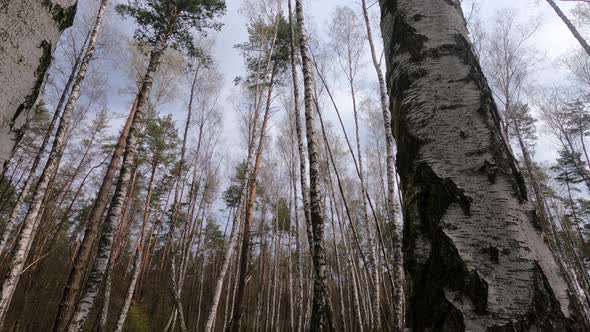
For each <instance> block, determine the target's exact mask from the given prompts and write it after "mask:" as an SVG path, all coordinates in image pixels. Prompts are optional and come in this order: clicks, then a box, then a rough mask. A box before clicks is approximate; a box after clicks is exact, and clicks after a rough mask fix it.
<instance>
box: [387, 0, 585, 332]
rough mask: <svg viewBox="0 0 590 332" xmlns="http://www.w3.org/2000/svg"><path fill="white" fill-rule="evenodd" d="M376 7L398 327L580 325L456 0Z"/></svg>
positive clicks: (457, 328) (540, 327)
mask: <svg viewBox="0 0 590 332" xmlns="http://www.w3.org/2000/svg"><path fill="white" fill-rule="evenodd" d="M380 4H381V13H382V14H381V15H382V22H381V29H382V33H383V36H384V40H385V59H386V61H387V79H388V84H389V94H390V97H391V100H390V108H391V111H392V113H393V115H394V117H395V119H396V121H395V128H394V133H395V135H396V139H397V141H398V165H399V173H400V176H401V179H402V190H403V194H404V210H405V213H404V215H405V217H406V224H405V226H404V235H405V240H404V249H405V250H404V251H405V253H406V257H405V265H406V270H407V271H408V281H409V282H408V285H409V286H410V288H409V293H408V315H407V322H408V327H409V328H411V329H412V330H414V331H424V330H436V331H462V330H477V331H484V330H498V329H502V330H505V329H510V330H513V331H529V330H535V329H536V330H546V331H556V330H568V329H576V328H579V325H576V324H579V323H578V322H576V320H577V318H576V317H577V313H576V312H570V310H569V302H570V299H569V298H568V289H567V284H566V282H565V280H564V279H563V277H562V275H561V274H560V271H559V268H558V266H557V264H556V263H555V261H554V259H553V255H552V253H551V251H550V249H549V246H548V245H547V244H546V243H545V242H544V241H543V239H542V237H541V234H540V233H539V232H538V231H537V230H536V229H535V228H534V227H533V217H532V215H533V214H532V208H531V206H530V203H529V202H528V201H527V196H526V195H527V194H526V188H525V186H524V181H523V179H522V176H521V175H520V174H519V171H518V168H517V166H516V162H515V160H514V157H513V156H512V154H511V152H510V149H509V148H508V145H507V143H506V141H505V140H504V138H503V135H502V131H501V128H500V116H499V114H498V111H497V108H496V106H495V103H494V102H493V98H492V94H491V91H490V89H489V87H488V85H487V83H486V81H485V78H484V77H483V74H482V72H481V68H480V66H479V64H478V61H477V58H476V56H475V55H474V54H473V51H472V46H471V45H470V42H469V40H468V33H467V29H466V26H465V20H464V18H463V16H462V12H461V7H460V5H459V3H458V2H457V1H446V0H429V1H426V0H412V1H410V0H398V1H392V0H381V1H380ZM402 8H403V10H402ZM434 276H436V277H434Z"/></svg>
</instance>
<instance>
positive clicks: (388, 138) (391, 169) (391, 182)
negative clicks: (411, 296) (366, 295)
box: [361, 0, 404, 331]
mask: <svg viewBox="0 0 590 332" xmlns="http://www.w3.org/2000/svg"><path fill="white" fill-rule="evenodd" d="M361 2H362V9H363V18H364V20H365V26H366V28H367V40H368V42H369V48H370V50H371V60H372V62H373V66H374V67H375V72H376V74H377V79H378V81H379V95H380V101H381V111H382V112H383V126H384V129H385V149H386V152H387V154H386V156H387V157H386V170H387V172H386V173H387V208H388V213H389V225H390V227H391V233H392V237H393V238H392V241H393V246H394V247H393V283H394V287H395V289H394V290H393V292H394V294H393V311H394V313H393V327H394V331H403V329H404V308H403V297H404V288H403V278H404V277H403V266H402V260H403V255H402V237H401V233H400V231H399V227H398V224H397V220H396V213H397V209H396V204H395V188H396V184H395V180H396V178H397V175H396V174H395V159H394V156H393V146H394V144H395V143H394V141H393V130H392V127H391V113H390V112H389V108H388V107H387V104H388V102H389V98H388V95H387V86H386V85H385V78H384V77H383V72H382V71H381V64H380V63H379V60H378V58H377V51H376V50H375V44H374V42H373V32H372V29H371V22H370V20H369V13H368V9H367V4H366V0H361Z"/></svg>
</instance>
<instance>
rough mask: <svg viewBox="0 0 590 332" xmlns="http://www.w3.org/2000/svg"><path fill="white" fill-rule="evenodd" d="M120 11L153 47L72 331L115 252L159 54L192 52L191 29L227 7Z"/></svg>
mask: <svg viewBox="0 0 590 332" xmlns="http://www.w3.org/2000/svg"><path fill="white" fill-rule="evenodd" d="M117 10H118V12H119V13H121V14H122V15H126V16H127V15H128V16H131V17H133V18H134V19H135V20H136V21H137V22H138V24H139V27H138V29H137V30H136V37H137V38H138V39H139V40H140V41H142V42H146V43H149V44H150V45H151V46H152V47H153V49H152V50H151V53H150V59H149V65H148V67H147V70H146V73H145V75H144V77H143V79H142V83H141V85H140V86H141V88H140V91H139V94H138V97H137V109H136V113H135V116H134V118H133V120H132V124H131V128H130V132H129V136H128V137H127V142H126V146H125V153H124V155H123V164H122V166H121V171H120V174H119V179H118V183H117V187H116V189H115V193H114V195H113V199H112V202H111V206H110V208H109V212H108V213H107V217H106V220H105V222H104V224H103V226H102V231H101V232H102V233H101V238H100V241H99V245H98V254H97V258H96V259H95V261H94V263H93V265H92V269H91V271H90V275H89V279H88V281H87V282H86V286H85V287H84V291H83V294H82V297H81V299H80V300H79V303H78V305H77V306H76V310H75V313H74V315H73V317H72V320H71V321H70V322H69V324H68V330H69V331H80V330H82V328H83V326H84V323H85V322H86V320H87V319H88V315H89V313H90V310H91V308H92V306H93V304H94V300H95V298H96V296H97V293H98V289H99V286H100V284H101V282H102V279H103V276H104V273H105V271H106V268H107V265H108V261H109V259H110V257H111V251H112V246H113V236H114V231H115V230H116V229H117V224H116V223H117V221H118V219H119V218H120V216H121V212H122V208H123V205H124V201H125V197H126V196H127V192H128V190H129V180H130V177H131V173H132V168H133V165H134V164H135V159H136V157H137V156H136V155H137V148H138V146H137V139H138V137H137V136H138V131H139V129H140V125H141V123H142V121H143V117H144V112H145V110H146V107H147V104H148V102H149V96H150V91H151V88H152V84H153V80H154V77H153V75H154V74H155V73H156V71H157V69H158V66H159V65H160V58H161V57H162V54H163V53H164V51H165V50H166V49H167V48H168V47H169V46H173V47H178V48H183V49H185V50H187V51H188V52H190V53H194V52H196V51H197V50H196V48H195V45H194V43H193V39H192V34H191V29H197V30H198V31H201V32H203V31H204V30H205V29H209V28H214V29H219V28H220V27H221V26H220V23H218V22H216V21H215V18H216V17H217V16H219V15H220V14H222V13H223V12H224V10H225V2H224V1H222V0H214V1H210V2H207V3H201V1H182V2H169V1H162V0H134V1H133V2H131V3H130V4H128V5H118V6H117Z"/></svg>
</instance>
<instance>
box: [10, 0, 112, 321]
mask: <svg viewBox="0 0 590 332" xmlns="http://www.w3.org/2000/svg"><path fill="white" fill-rule="evenodd" d="M107 3H108V0H102V1H101V3H100V6H99V8H98V11H97V14H96V20H95V23H94V26H93V28H92V32H91V33H90V37H89V42H88V48H87V49H86V52H85V54H84V57H83V58H82V61H81V63H80V68H79V70H78V73H77V75H76V79H75V80H74V82H73V84H72V92H71V94H70V97H69V99H68V101H67V103H66V104H65V108H64V110H63V113H62V115H61V118H60V120H59V125H58V127H57V132H56V134H55V139H54V142H53V146H52V148H51V152H50V154H49V157H48V160H47V163H46V164H45V167H44V169H43V173H42V174H41V177H40V178H39V181H38V182H37V184H36V186H35V190H34V193H33V195H32V196H31V201H32V204H31V206H30V207H29V210H28V211H27V214H26V216H25V218H24V220H23V226H22V228H21V231H20V233H19V234H18V239H17V245H16V247H15V248H14V251H13V254H12V259H11V262H10V269H9V272H8V273H7V275H6V277H5V279H4V282H3V284H2V293H1V297H0V329H1V328H2V325H3V324H4V321H5V320H6V314H7V312H8V307H9V305H10V302H11V300H12V296H13V294H14V291H15V289H16V286H17V284H18V281H19V279H20V276H21V272H22V270H23V268H24V264H25V260H26V259H27V256H28V254H29V251H30V249H31V245H32V244H33V240H34V239H35V236H36V234H37V231H38V228H39V221H40V219H39V216H38V214H39V211H40V209H41V205H42V203H43V201H44V199H45V196H46V193H47V187H48V185H49V183H50V182H51V179H52V178H53V177H54V176H55V175H54V173H55V172H56V171H57V168H58V167H59V164H60V162H61V157H62V155H63V152H64V149H65V145H66V135H67V133H68V131H69V129H70V126H71V119H72V112H73V110H74V107H75V105H76V102H77V101H78V98H79V96H80V87H81V85H82V82H83V81H84V78H85V75H86V71H87V69H88V65H89V63H90V61H91V60H92V57H93V55H94V52H95V50H96V41H97V39H98V34H99V32H100V29H101V26H102V22H103V19H104V14H105V10H106V5H107Z"/></svg>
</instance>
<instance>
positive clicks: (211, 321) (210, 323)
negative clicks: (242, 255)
mask: <svg viewBox="0 0 590 332" xmlns="http://www.w3.org/2000/svg"><path fill="white" fill-rule="evenodd" d="M245 188H246V186H244V190H242V194H243V195H245ZM243 195H242V197H243ZM239 205H240V204H238V207H237V209H236V215H235V217H234V219H233V223H232V228H231V232H230V236H229V242H228V246H227V249H226V251H225V255H224V257H223V263H222V266H221V271H220V272H219V276H217V281H216V283H215V290H214V291H213V299H212V300H211V303H212V305H211V310H210V311H209V317H208V318H207V323H206V324H205V331H206V332H211V331H213V327H214V325H215V318H216V317H217V308H218V307H219V300H220V299H221V291H222V290H223V280H224V279H225V275H226V274H227V270H228V269H229V266H230V262H231V257H232V253H233V251H234V247H235V245H236V242H237V241H236V240H237V239H238V226H239V225H240V216H241V213H240V212H241V210H242V209H241V207H240V206H239ZM230 289H231V287H230V286H229V280H228V287H227V291H228V292H229V291H230ZM224 330H225V329H224Z"/></svg>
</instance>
